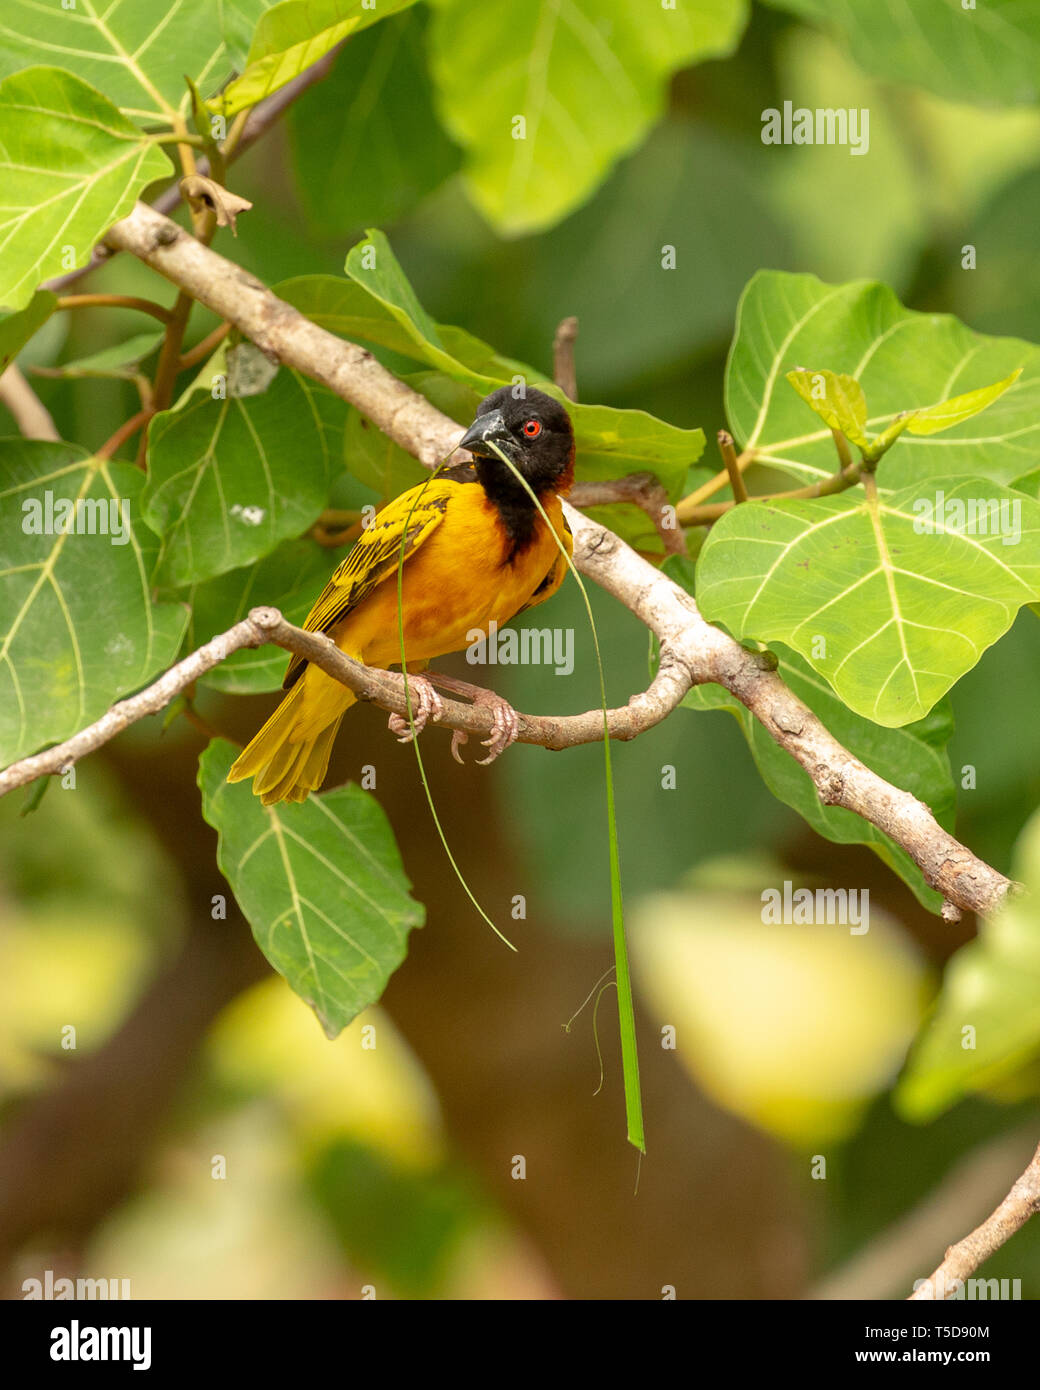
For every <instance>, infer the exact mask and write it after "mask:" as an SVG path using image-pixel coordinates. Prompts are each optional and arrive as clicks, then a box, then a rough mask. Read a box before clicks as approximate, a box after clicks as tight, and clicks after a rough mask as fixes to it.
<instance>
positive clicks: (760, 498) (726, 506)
mask: <svg viewBox="0 0 1040 1390" xmlns="http://www.w3.org/2000/svg"><path fill="white" fill-rule="evenodd" d="M861 467H862V465H861V464H858V463H851V462H850V464H849V467H848V469H847V470H843V471H842V472H840V473H832V474H831V476H830V477H829V478H822V479H821V480H820V481H819V482H818V483H809V484H807V485H806V486H805V487H795V488H790V489H789V490H788V491H786V492H765V493H761V494H759V495H757V496H749V497H748V498H747V501H749V502H783V501H785V500H789V499H792V498H800V497H833V496H834V495H835V493H838V492H845V491H846V490H847V489H848V488H850V487H855V485H856V484H857V483H858V482H859V481H860V477H861ZM680 505H681V504H680ZM736 505H737V504H736V503H735V502H732V501H731V502H706V503H704V504H702V505H701V506H699V507H693V508H687V510H686V512H685V518H684V519H685V524H686V525H687V526H710V525H711V524H712V523H713V522H715V521H718V519H719V517H720V516H725V515H726V513H727V512H731V511H732V510H733V508H734V507H735V506H736Z"/></svg>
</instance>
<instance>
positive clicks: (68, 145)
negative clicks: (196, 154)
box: [0, 68, 173, 309]
mask: <svg viewBox="0 0 1040 1390" xmlns="http://www.w3.org/2000/svg"><path fill="white" fill-rule="evenodd" d="M172 170H173V165H172V164H171V163H170V161H169V159H167V157H166V155H165V154H163V152H162V150H160V149H158V148H157V147H156V146H155V145H153V144H150V143H149V142H148V140H147V139H146V138H145V137H144V136H143V135H142V134H141V132H140V131H139V130H138V129H137V128H136V126H133V125H131V124H130V122H129V121H128V120H126V118H125V117H124V116H121V115H120V114H119V112H118V111H117V110H116V108H115V107H114V106H113V105H112V103H111V102H110V101H108V100H106V98H105V97H103V96H102V95H101V94H100V92H96V91H94V89H93V88H92V87H88V86H87V84H86V83H85V82H81V81H80V79H79V78H78V77H73V76H72V75H71V74H70V73H67V72H62V71H60V69H58V68H28V69H27V70H26V71H25V72H20V73H17V74H16V75H15V76H13V77H8V78H6V79H5V80H4V81H3V82H0V190H2V191H0V304H4V305H7V306H8V307H9V308H12V309H21V308H23V307H24V306H25V305H26V304H28V303H29V301H30V300H31V299H32V296H33V291H34V290H35V289H36V286H37V285H38V284H39V283H40V281H41V280H46V279H47V278H48V277H49V276H51V275H56V274H59V273H60V272H62V271H66V270H74V269H76V268H77V267H78V266H81V265H85V264H86V263H87V261H88V260H89V259H90V256H91V253H92V251H93V249H94V245H95V243H96V242H97V241H99V240H100V238H101V237H102V236H103V235H104V233H105V232H107V231H108V229H109V227H111V225H112V223H113V222H117V221H118V220H119V219H120V218H121V217H124V216H125V215H126V214H127V213H128V212H129V211H130V209H131V208H132V207H133V205H134V202H135V200H136V198H137V195H138V194H139V193H140V192H141V190H142V189H144V188H146V187H147V186H148V184H150V183H152V182H153V181H154V180H155V179H160V178H163V177H164V176H165V175H167V174H169V173H171V172H172Z"/></svg>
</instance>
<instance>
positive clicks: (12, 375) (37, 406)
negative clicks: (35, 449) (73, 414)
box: [0, 362, 61, 441]
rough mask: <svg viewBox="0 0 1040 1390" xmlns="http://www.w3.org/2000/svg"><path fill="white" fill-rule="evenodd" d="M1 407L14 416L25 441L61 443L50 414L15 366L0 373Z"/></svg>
mask: <svg viewBox="0 0 1040 1390" xmlns="http://www.w3.org/2000/svg"><path fill="white" fill-rule="evenodd" d="M0 405H5V406H6V407H7V409H8V410H9V411H10V412H11V415H12V416H13V417H14V422H15V424H16V425H17V426H18V430H19V433H20V434H22V435H24V436H25V438H26V439H51V440H55V441H60V440H61V435H60V434H59V433H58V427H57V425H56V424H55V423H54V421H53V419H52V418H51V413H50V411H49V410H48V409H47V407H46V406H45V405H44V403H43V402H42V401H41V400H40V398H39V396H38V395H37V394H36V392H35V391H34V390H33V389H32V387H31V386H30V385H29V383H28V382H27V381H26V379H25V377H24V376H23V375H22V372H21V369H20V368H19V367H18V364H17V363H15V362H12V363H11V365H10V366H9V367H8V368H7V370H6V371H5V372H0Z"/></svg>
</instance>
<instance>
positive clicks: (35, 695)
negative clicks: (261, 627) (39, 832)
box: [0, 440, 187, 764]
mask: <svg viewBox="0 0 1040 1390" xmlns="http://www.w3.org/2000/svg"><path fill="white" fill-rule="evenodd" d="M0 477H2V478H3V485H2V488H0V513H2V516H0V614H2V615H3V617H2V619H0V762H2V763H4V764H6V763H8V762H10V761H12V760H13V759H15V758H19V757H22V756H23V755H25V754H26V753H31V752H32V751H33V750H34V749H36V748H39V747H40V746H41V744H44V743H59V742H61V741H62V740H63V739H66V738H68V737H69V736H70V735H71V734H73V733H75V732H76V731H77V730H78V729H81V728H83V727H84V726H85V725H87V724H89V723H90V722H91V721H92V720H94V719H97V718H98V717H99V716H100V715H102V714H103V713H104V712H105V710H106V709H108V707H109V706H110V705H111V704H112V703H113V702H114V701H115V700H117V699H119V698H120V696H122V695H126V694H127V693H128V692H130V691H132V690H135V689H136V688H137V687H139V686H141V685H143V684H144V683H145V682H146V681H147V680H148V679H149V677H151V676H153V675H154V674H155V673H156V672H157V671H158V670H160V669H161V668H162V667H164V666H167V665H168V664H169V663H170V662H171V661H173V659H174V657H175V656H176V654H177V649H178V647H179V645H180V641H181V636H182V634H183V632H184V625H185V621H186V618H187V613H186V611H185V609H184V607H183V605H182V604H176V603H174V604H171V603H162V604H153V603H152V601H151V592H150V585H149V574H150V572H151V568H152V565H153V563H154V559H155V551H156V548H157V547H156V542H155V538H154V536H153V535H152V533H151V532H150V531H149V530H148V528H147V526H144V525H143V524H142V521H141V515H140V502H141V496H140V495H141V489H142V487H143V485H144V478H143V477H142V475H141V473H140V472H139V470H138V469H136V468H133V467H131V466H130V465H129V464H125V463H114V462H104V461H99V460H97V459H94V458H91V457H89V455H88V454H87V452H86V451H85V450H84V449H80V448H78V447H77V446H76V445H72V444H51V443H48V442H41V441H36V440H34V441H29V440H5V441H3V442H2V443H0ZM77 502H79V506H78V507H77V506H76V504H77ZM66 517H68V518H70V520H71V529H70V530H69V531H65V530H64V529H61V530H58V529H57V528H58V527H63V526H64V523H65V519H66Z"/></svg>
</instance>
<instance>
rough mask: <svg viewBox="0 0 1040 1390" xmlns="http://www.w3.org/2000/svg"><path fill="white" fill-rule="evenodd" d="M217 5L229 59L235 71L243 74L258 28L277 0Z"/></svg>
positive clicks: (222, 0) (242, 0) (226, 0)
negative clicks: (250, 46) (262, 17)
mask: <svg viewBox="0 0 1040 1390" xmlns="http://www.w3.org/2000/svg"><path fill="white" fill-rule="evenodd" d="M217 3H218V5H219V7H220V31H221V33H222V34H223V36H224V44H225V46H226V47H227V52H228V58H229V60H230V62H231V64H232V65H233V67H234V69H235V71H236V72H242V71H244V69H245V66H246V63H247V62H248V61H249V45H250V44H251V43H252V42H253V35H254V33H255V32H256V26H257V25H258V24H259V22H260V18H261V16H262V15H263V14H264V13H265V12H266V11H267V10H270V9H272V8H273V7H274V5H275V4H277V0H217Z"/></svg>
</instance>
